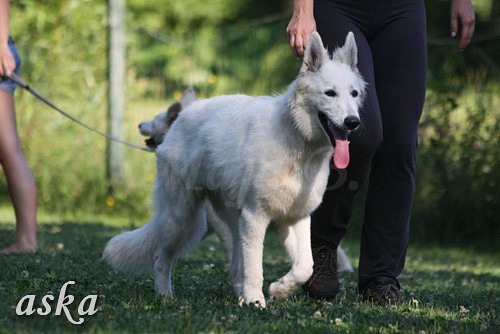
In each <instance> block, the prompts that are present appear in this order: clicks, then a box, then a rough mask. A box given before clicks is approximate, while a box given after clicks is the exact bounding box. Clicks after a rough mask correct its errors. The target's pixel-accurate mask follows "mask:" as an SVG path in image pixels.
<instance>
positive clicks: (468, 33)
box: [450, 0, 476, 52]
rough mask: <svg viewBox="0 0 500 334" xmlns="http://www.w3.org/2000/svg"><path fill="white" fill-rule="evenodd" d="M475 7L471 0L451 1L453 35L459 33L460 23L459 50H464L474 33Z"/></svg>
mask: <svg viewBox="0 0 500 334" xmlns="http://www.w3.org/2000/svg"><path fill="white" fill-rule="evenodd" d="M475 22H476V19H475V15H474V8H473V7H472V3H471V0H452V1H451V20H450V32H451V37H455V36H457V34H458V27H459V24H460V41H459V43H458V49H459V51H461V52H462V51H464V50H465V48H466V47H467V45H469V42H470V41H471V39H472V36H473V35H474V26H475Z"/></svg>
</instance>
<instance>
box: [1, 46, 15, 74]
mask: <svg viewBox="0 0 500 334" xmlns="http://www.w3.org/2000/svg"><path fill="white" fill-rule="evenodd" d="M15 69H16V61H15V59H14V56H13V55H12V52H10V49H9V45H8V44H5V45H0V76H1V77H3V76H7V77H10V76H11V75H12V72H14V70H15Z"/></svg>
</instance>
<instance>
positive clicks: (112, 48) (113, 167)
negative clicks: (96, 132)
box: [107, 0, 125, 187]
mask: <svg viewBox="0 0 500 334" xmlns="http://www.w3.org/2000/svg"><path fill="white" fill-rule="evenodd" d="M108 15H109V45H108V48H109V55H108V57H109V58H108V59H109V90H108V99H109V110H108V133H109V134H110V135H112V136H114V137H117V138H123V126H122V123H123V109H124V85H125V17H124V16H125V0H109V14H108ZM122 166H123V147H122V146H121V144H120V143H117V142H114V141H108V148H107V176H108V180H109V181H110V185H111V187H113V186H114V185H115V184H117V182H119V181H121V179H122V177H123V175H122Z"/></svg>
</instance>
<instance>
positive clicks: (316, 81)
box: [298, 32, 366, 168]
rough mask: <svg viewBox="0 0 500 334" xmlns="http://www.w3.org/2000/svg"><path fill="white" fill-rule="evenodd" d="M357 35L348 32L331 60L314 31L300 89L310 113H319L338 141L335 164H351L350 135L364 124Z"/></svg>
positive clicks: (307, 48) (302, 70) (363, 86)
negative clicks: (361, 118) (355, 36)
mask: <svg viewBox="0 0 500 334" xmlns="http://www.w3.org/2000/svg"><path fill="white" fill-rule="evenodd" d="M357 53H358V50H357V46H356V41H355V40H354V34H353V33H352V32H349V34H348V35H347V37H346V40H345V43H344V45H343V46H342V47H340V48H338V49H336V50H335V52H333V54H332V56H331V57H330V56H329V54H328V51H327V49H326V48H325V47H324V46H323V42H322V40H321V37H320V36H319V34H318V33H317V32H314V33H313V34H312V35H311V36H310V38H309V42H308V45H307V47H306V50H305V53H304V61H303V63H302V67H301V69H300V74H299V79H298V90H299V91H300V92H301V93H300V96H301V99H303V101H301V102H302V104H303V105H305V106H306V109H307V110H308V112H313V113H319V116H320V118H324V119H325V121H326V122H324V123H327V125H328V126H327V127H326V131H327V132H330V138H333V139H334V142H335V153H334V163H335V165H336V166H337V168H345V167H347V164H348V163H349V150H348V141H347V135H348V134H349V132H350V131H353V130H355V129H356V128H358V127H359V125H360V124H361V121H360V117H359V109H360V108H361V105H362V102H363V99H364V97H365V95H366V83H365V81H364V80H363V78H362V77H361V75H360V73H359V71H358V68H357V63H358V56H357Z"/></svg>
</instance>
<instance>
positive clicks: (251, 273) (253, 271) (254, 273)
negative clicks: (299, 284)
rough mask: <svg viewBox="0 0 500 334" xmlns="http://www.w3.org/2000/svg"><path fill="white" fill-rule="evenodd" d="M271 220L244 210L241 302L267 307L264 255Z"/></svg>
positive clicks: (240, 224) (242, 219)
mask: <svg viewBox="0 0 500 334" xmlns="http://www.w3.org/2000/svg"><path fill="white" fill-rule="evenodd" d="M268 225H269V220H268V218H267V217H265V215H260V214H258V213H255V212H250V211H249V210H243V211H242V213H241V216H240V222H239V230H240V242H241V255H242V257H241V261H242V263H241V264H242V268H243V294H242V296H241V297H240V300H239V303H240V305H242V304H243V303H246V304H254V305H255V306H257V307H261V308H265V307H266V302H265V299H264V293H263V292H262V284H263V282H264V275H263V269H262V256H263V249H264V238H265V234H266V229H267V226H268Z"/></svg>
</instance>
